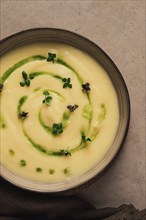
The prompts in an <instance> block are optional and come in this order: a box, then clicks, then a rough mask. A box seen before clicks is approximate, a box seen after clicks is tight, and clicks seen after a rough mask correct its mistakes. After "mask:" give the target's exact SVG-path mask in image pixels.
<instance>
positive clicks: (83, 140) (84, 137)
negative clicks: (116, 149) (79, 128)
mask: <svg viewBox="0 0 146 220" xmlns="http://www.w3.org/2000/svg"><path fill="white" fill-rule="evenodd" d="M87 141H91V139H90V138H87V137H86V136H85V135H84V133H83V134H82V143H86V142H87Z"/></svg>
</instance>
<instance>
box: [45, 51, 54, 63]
mask: <svg viewBox="0 0 146 220" xmlns="http://www.w3.org/2000/svg"><path fill="white" fill-rule="evenodd" d="M55 58H56V54H55V53H48V58H47V61H48V62H51V61H52V62H53V63H54V61H55Z"/></svg>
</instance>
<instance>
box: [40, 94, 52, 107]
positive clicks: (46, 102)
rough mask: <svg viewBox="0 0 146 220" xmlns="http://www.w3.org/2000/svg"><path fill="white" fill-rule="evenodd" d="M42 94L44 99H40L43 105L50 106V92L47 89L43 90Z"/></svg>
mask: <svg viewBox="0 0 146 220" xmlns="http://www.w3.org/2000/svg"><path fill="white" fill-rule="evenodd" d="M43 95H44V96H45V99H44V100H43V101H42V103H44V104H45V105H48V106H50V103H51V101H52V97H51V96H50V93H49V92H48V91H44V92H43Z"/></svg>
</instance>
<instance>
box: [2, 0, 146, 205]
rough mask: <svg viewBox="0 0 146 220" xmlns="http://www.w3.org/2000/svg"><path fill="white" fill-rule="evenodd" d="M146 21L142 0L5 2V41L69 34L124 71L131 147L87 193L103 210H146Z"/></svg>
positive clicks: (126, 145)
mask: <svg viewBox="0 0 146 220" xmlns="http://www.w3.org/2000/svg"><path fill="white" fill-rule="evenodd" d="M144 17H145V1H141V0H137V1H136V0H117V1H116V0H100V1H99V0H79V1H78V0H73V1H72V0H56V1H55V0H42V1H41V0H1V38H3V37H6V36H8V35H10V34H12V33H15V32H18V31H20V30H24V29H27V28H32V27H56V28H63V29H68V30H71V31H74V32H77V33H79V34H81V35H84V36H85V37H87V38H89V39H90V40H92V41H94V42H95V43H96V44H98V45H99V46H100V47H101V48H103V49H104V50H105V51H106V52H107V54H108V55H109V56H110V57H111V58H112V59H113V60H114V62H115V63H116V64H117V66H118V67H119V69H120V71H121V72H122V75H123V77H124V79H125V81H126V83H127V86H128V89H129V93H130V97H131V122H130V128H129V133H128V136H127V139H126V142H125V144H124V147H123V149H122V151H121V153H120V155H119V157H118V159H117V160H116V161H115V162H114V164H113V165H112V167H111V168H110V169H109V170H108V171H107V173H106V174H105V175H104V176H103V177H102V178H101V179H100V180H99V181H98V182H96V183H95V184H94V185H92V186H90V187H89V188H88V189H86V190H85V191H84V192H82V194H81V196H83V197H84V198H86V199H87V200H88V201H90V202H91V203H93V204H95V206H96V207H98V208H100V207H104V206H119V205H120V204H122V203H127V204H128V203H133V204H134V205H135V206H136V207H137V208H140V209H142V208H145V207H146V194H145V181H146V180H145V115H144V114H145V111H144V105H145V67H144V61H145V50H144V36H145V30H144V19H145V18H144Z"/></svg>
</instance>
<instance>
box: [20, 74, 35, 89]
mask: <svg viewBox="0 0 146 220" xmlns="http://www.w3.org/2000/svg"><path fill="white" fill-rule="evenodd" d="M22 77H23V80H24V81H23V82H20V86H21V87H24V86H25V85H26V86H30V80H32V79H34V77H35V75H34V74H32V73H30V74H29V76H28V74H27V73H26V72H25V71H23V72H22Z"/></svg>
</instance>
